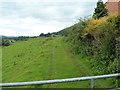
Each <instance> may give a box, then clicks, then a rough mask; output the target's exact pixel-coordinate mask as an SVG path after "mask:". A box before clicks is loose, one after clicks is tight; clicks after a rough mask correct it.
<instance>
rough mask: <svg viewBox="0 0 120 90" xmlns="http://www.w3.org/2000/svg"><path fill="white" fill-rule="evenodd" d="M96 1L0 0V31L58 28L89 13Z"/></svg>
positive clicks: (28, 32)
mask: <svg viewBox="0 0 120 90" xmlns="http://www.w3.org/2000/svg"><path fill="white" fill-rule="evenodd" d="M97 1H98V0H0V35H7V36H38V35H39V34H40V33H48V32H57V31H60V30H62V29H64V28H66V27H68V26H71V25H73V24H75V23H77V22H78V19H79V18H80V17H84V16H89V15H92V13H93V11H94V8H95V6H96V2H97ZM103 1H104V2H106V1H107V0H103Z"/></svg>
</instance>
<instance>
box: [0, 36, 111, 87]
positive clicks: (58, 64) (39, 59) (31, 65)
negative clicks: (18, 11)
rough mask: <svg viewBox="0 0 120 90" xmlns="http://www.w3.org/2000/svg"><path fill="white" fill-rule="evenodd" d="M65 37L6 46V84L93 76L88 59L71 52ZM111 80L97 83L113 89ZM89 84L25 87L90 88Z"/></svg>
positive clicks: (4, 61) (96, 83)
mask: <svg viewBox="0 0 120 90" xmlns="http://www.w3.org/2000/svg"><path fill="white" fill-rule="evenodd" d="M63 38H64V37H54V38H51V37H50V38H35V39H29V40H28V41H18V42H15V43H13V44H12V45H10V46H7V47H3V62H2V65H3V77H2V79H3V82H7V83H8V82H26V81H40V80H50V79H65V78H75V77H83V76H90V75H92V71H91V68H90V65H89V62H88V60H87V59H88V58H85V57H83V56H82V55H81V56H80V55H78V56H77V55H76V56H75V55H73V54H72V53H70V52H69V51H68V49H66V47H67V46H66V44H65V43H64V42H63ZM111 80H112V79H105V80H95V87H97V88H98V87H99V88H100V87H101V88H103V87H106V88H107V87H113V85H112V82H111ZM89 82H90V81H81V82H71V83H61V84H51V85H43V86H39V85H37V86H25V87H31V88H33V87H36V88H46V87H47V88H89Z"/></svg>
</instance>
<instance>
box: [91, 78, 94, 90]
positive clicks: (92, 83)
mask: <svg viewBox="0 0 120 90" xmlns="http://www.w3.org/2000/svg"><path fill="white" fill-rule="evenodd" d="M93 88H94V79H91V80H90V89H91V90H93Z"/></svg>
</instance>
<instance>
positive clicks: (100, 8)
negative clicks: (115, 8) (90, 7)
mask: <svg viewBox="0 0 120 90" xmlns="http://www.w3.org/2000/svg"><path fill="white" fill-rule="evenodd" d="M104 16H108V10H107V9H106V8H105V4H104V3H103V1H102V0H99V1H98V2H97V7H96V8H95V11H94V14H93V18H94V19H99V18H101V17H104Z"/></svg>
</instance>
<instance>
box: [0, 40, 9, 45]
mask: <svg viewBox="0 0 120 90" xmlns="http://www.w3.org/2000/svg"><path fill="white" fill-rule="evenodd" d="M9 45H10V41H9V40H2V46H9Z"/></svg>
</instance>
